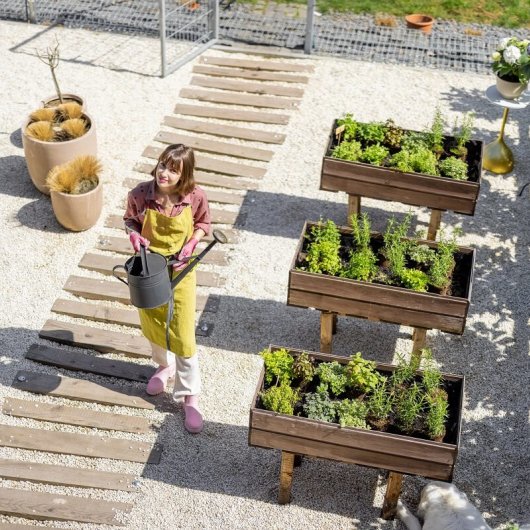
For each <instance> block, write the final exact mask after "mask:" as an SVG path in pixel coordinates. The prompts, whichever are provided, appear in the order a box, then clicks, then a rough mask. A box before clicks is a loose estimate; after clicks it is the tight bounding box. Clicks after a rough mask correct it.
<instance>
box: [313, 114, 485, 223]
mask: <svg viewBox="0 0 530 530" xmlns="http://www.w3.org/2000/svg"><path fill="white" fill-rule="evenodd" d="M336 128H337V120H335V122H334V123H333V127H332V129H331V134H330V137H329V142H328V147H327V150H326V154H325V156H324V159H323V162H322V171H321V176H320V189H321V190H326V191H345V192H346V193H348V194H350V195H358V196H360V197H371V198H372V199H381V200H385V201H396V202H401V203H404V204H412V205H414V206H426V207H428V208H433V209H436V210H451V211H454V212H457V213H462V214H466V215H473V214H474V213H475V205H476V203H477V199H478V194H479V191H480V179H481V175H482V149H483V143H482V142H481V141H479V140H471V141H470V142H469V143H468V144H467V148H468V155H467V163H468V165H469V172H468V175H469V180H467V181H460V180H454V179H451V178H447V177H435V176H432V175H424V174H422V173H403V172H402V171H399V170H398V169H391V168H386V167H379V166H373V165H371V164H365V163H363V162H350V161H348V160H340V159H338V158H332V157H331V153H332V151H333V148H335V147H336V146H337V139H336V137H335V129H336ZM446 138H447V139H451V138H452V137H451V136H446Z"/></svg>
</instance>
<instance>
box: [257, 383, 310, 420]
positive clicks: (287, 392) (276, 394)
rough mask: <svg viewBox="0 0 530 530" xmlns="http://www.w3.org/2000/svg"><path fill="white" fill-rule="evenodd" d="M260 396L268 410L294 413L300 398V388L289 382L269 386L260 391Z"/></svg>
mask: <svg viewBox="0 0 530 530" xmlns="http://www.w3.org/2000/svg"><path fill="white" fill-rule="evenodd" d="M260 397H261V401H262V403H263V406H264V407H265V408H266V409H267V410H272V411H274V412H279V413H281V414H290V415H292V414H293V413H294V406H295V405H296V403H297V402H298V401H299V400H300V394H299V392H298V390H295V389H293V388H292V387H290V386H289V385H288V384H287V383H282V384H281V385H279V386H271V387H270V388H267V390H265V391H264V392H261V393H260Z"/></svg>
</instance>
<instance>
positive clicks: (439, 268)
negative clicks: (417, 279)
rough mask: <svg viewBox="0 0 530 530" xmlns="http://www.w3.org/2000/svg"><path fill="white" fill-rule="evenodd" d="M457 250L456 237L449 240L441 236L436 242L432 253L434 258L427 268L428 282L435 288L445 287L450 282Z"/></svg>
mask: <svg viewBox="0 0 530 530" xmlns="http://www.w3.org/2000/svg"><path fill="white" fill-rule="evenodd" d="M457 250H458V245H457V244H456V239H455V237H454V236H453V239H452V240H450V241H447V240H444V239H443V234H442V236H441V239H440V242H439V243H438V249H437V250H436V253H435V255H434V259H433V261H432V264H431V266H430V268H429V271H428V273H427V274H428V275H429V283H430V284H431V285H433V286H434V287H436V288H437V289H446V288H447V287H449V284H450V283H451V274H452V272H453V269H454V267H455V258H454V254H455V252H456V251H457Z"/></svg>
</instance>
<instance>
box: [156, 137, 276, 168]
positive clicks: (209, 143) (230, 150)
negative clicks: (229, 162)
mask: <svg viewBox="0 0 530 530" xmlns="http://www.w3.org/2000/svg"><path fill="white" fill-rule="evenodd" d="M154 140H155V141H157V142H161V143H164V144H184V145H188V146H190V147H192V148H193V149H196V150H198V151H205V152H208V153H215V154H219V155H227V156H234V157H237V158H248V159H249V160H260V161H262V162H270V161H271V160H272V157H273V155H274V152H273V151H270V150H268V149H259V148H257V147H248V146H245V145H239V144H234V143H229V142H218V141H215V140H207V139H204V138H200V137H199V136H190V135H188V134H179V133H175V132H169V131H160V132H159V133H157V135H156V136H155V138H154Z"/></svg>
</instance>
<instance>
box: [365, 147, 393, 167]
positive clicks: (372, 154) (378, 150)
mask: <svg viewBox="0 0 530 530" xmlns="http://www.w3.org/2000/svg"><path fill="white" fill-rule="evenodd" d="M387 156H388V149H387V148H386V147H384V146H382V145H379V144H374V145H370V146H368V147H367V148H366V149H365V150H364V151H363V152H362V154H361V156H360V158H359V160H360V161H361V162H366V163H367V164H372V165H374V166H382V165H383V161H384V160H385V158H386V157H387Z"/></svg>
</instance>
